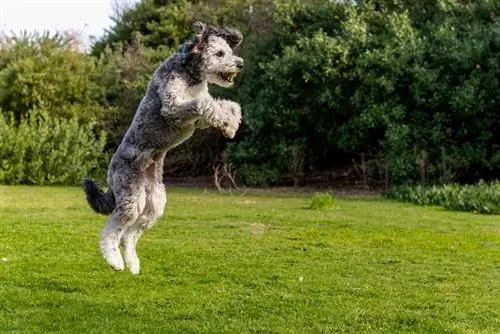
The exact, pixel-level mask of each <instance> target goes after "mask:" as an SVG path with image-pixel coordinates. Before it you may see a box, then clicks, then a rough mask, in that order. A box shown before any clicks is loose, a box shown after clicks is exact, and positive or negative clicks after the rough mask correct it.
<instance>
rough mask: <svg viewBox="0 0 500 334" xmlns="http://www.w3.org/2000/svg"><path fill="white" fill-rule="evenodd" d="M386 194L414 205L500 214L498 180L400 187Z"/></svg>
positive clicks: (499, 183)
mask: <svg viewBox="0 0 500 334" xmlns="http://www.w3.org/2000/svg"><path fill="white" fill-rule="evenodd" d="M386 196H387V197H388V198H392V199H396V200H399V201H402V202H409V203H413V204H417V205H438V206H442V207H444V208H445V209H447V210H452V211H469V212H474V213H481V214H500V182H498V181H496V182H484V181H480V182H478V183H476V184H473V185H459V184H449V185H443V186H427V187H423V186H401V187H393V188H392V189H390V190H389V191H388V192H387V193H386Z"/></svg>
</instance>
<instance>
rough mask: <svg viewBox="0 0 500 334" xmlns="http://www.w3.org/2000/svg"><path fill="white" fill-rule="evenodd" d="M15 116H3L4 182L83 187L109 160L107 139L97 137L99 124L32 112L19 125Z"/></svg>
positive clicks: (0, 154) (0, 172)
mask: <svg viewBox="0 0 500 334" xmlns="http://www.w3.org/2000/svg"><path fill="white" fill-rule="evenodd" d="M14 118H15V117H14V115H13V114H12V113H11V114H8V116H5V114H3V115H2V114H0V183H6V184H37V185H42V184H79V183H80V182H81V180H82V178H83V177H84V176H85V175H86V174H87V173H89V172H93V173H97V174H100V175H102V171H99V170H97V169H96V167H97V166H99V163H100V162H102V161H103V160H106V161H107V159H106V158H105V156H104V154H103V149H104V145H105V136H104V134H101V135H100V136H99V138H96V135H95V133H94V128H95V124H94V123H88V124H83V125H82V124H79V122H78V120H77V119H76V118H71V119H65V118H60V117H53V118H50V117H49V114H48V113H47V112H46V111H44V110H40V109H34V110H31V111H30V112H29V113H28V116H26V117H22V118H21V120H20V122H19V125H17V124H16V121H15V119H14Z"/></svg>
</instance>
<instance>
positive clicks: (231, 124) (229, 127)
mask: <svg viewBox="0 0 500 334" xmlns="http://www.w3.org/2000/svg"><path fill="white" fill-rule="evenodd" d="M219 103H220V104H221V107H222V110H223V111H224V113H223V114H222V115H220V120H221V127H220V130H221V131H222V134H223V135H224V136H225V137H227V138H231V139H232V138H234V136H235V135H236V132H237V131H238V128H239V126H240V123H241V107H240V105H239V104H238V103H236V102H233V101H228V100H222V101H220V102H219Z"/></svg>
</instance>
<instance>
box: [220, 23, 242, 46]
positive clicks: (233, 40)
mask: <svg viewBox="0 0 500 334" xmlns="http://www.w3.org/2000/svg"><path fill="white" fill-rule="evenodd" d="M224 30H225V31H226V34H225V35H226V36H225V37H226V41H227V44H229V46H230V47H231V48H232V49H234V48H235V47H237V46H238V45H240V44H241V42H242V41H243V34H242V33H241V32H240V31H239V30H238V29H235V28H224Z"/></svg>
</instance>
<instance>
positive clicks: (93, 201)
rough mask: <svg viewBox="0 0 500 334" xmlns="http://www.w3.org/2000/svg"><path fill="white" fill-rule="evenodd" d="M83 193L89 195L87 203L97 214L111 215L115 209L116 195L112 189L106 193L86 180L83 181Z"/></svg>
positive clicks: (89, 180)
mask: <svg viewBox="0 0 500 334" xmlns="http://www.w3.org/2000/svg"><path fill="white" fill-rule="evenodd" d="M83 191H84V192H85V195H87V202H88V203H89V205H90V207H91V208H92V210H94V211H95V212H97V213H101V214H104V215H109V214H110V213H111V212H112V211H113V210H114V209H115V206H116V205H115V195H114V194H113V191H112V190H111V189H108V191H106V192H104V191H102V189H101V187H99V185H98V184H97V183H95V182H94V181H92V180H91V179H87V178H86V179H84V180H83Z"/></svg>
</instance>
